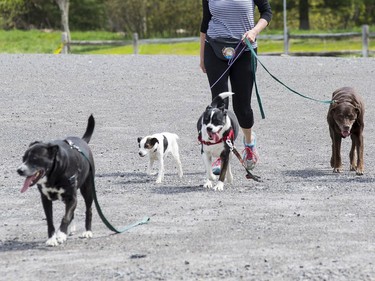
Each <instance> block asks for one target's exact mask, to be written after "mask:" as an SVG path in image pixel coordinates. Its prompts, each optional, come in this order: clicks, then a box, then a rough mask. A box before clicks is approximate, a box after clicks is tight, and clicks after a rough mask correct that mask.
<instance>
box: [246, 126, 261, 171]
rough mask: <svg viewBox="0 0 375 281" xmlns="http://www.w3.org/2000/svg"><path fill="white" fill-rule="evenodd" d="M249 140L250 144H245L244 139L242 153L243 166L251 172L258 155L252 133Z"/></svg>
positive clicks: (254, 136) (254, 137)
mask: <svg viewBox="0 0 375 281" xmlns="http://www.w3.org/2000/svg"><path fill="white" fill-rule="evenodd" d="M251 139H252V142H251V143H245V139H244V145H245V149H244V150H243V152H242V160H243V164H244V166H245V167H246V168H247V169H248V170H253V169H254V168H255V165H256V163H257V162H258V160H259V154H258V151H257V149H256V135H255V133H254V132H252V134H251Z"/></svg>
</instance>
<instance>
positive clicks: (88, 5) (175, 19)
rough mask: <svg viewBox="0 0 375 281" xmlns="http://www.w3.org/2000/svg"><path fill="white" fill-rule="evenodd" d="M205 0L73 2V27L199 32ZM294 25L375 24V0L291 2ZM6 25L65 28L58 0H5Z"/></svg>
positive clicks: (275, 25)
mask: <svg viewBox="0 0 375 281" xmlns="http://www.w3.org/2000/svg"><path fill="white" fill-rule="evenodd" d="M201 1H202V0H178V1H176V0H157V1H155V0H70V10H69V24H70V29H71V30H72V31H73V30H77V31H78V30H80V31H85V30H102V31H113V32H123V33H125V35H127V36H128V37H131V34H132V33H134V32H137V33H138V34H139V36H140V38H149V37H178V36H197V35H198V34H199V27H200V20H201V13H202V11H201ZM269 1H270V4H271V7H272V10H273V14H274V16H273V20H272V22H271V25H270V27H269V29H275V30H277V29H279V30H280V29H282V28H283V6H282V4H283V1H281V0H269ZM287 8H288V9H287V13H288V27H289V28H290V29H315V30H329V29H350V28H353V27H358V26H360V25H362V24H369V25H374V24H375V1H374V0H288V1H287ZM0 28H2V29H21V30H29V29H53V30H56V29H61V17H60V11H59V9H58V6H57V4H56V2H55V1H54V0H0Z"/></svg>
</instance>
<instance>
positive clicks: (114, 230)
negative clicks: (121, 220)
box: [65, 139, 150, 233]
mask: <svg viewBox="0 0 375 281" xmlns="http://www.w3.org/2000/svg"><path fill="white" fill-rule="evenodd" d="M65 141H66V142H67V143H68V144H69V145H70V148H72V149H76V150H77V151H78V152H79V153H81V155H82V156H83V157H84V158H85V159H86V160H87V162H88V163H89V165H90V170H92V167H91V164H90V160H89V157H88V156H87V155H86V154H85V153H84V152H83V151H82V150H81V149H80V148H79V147H78V146H77V145H75V144H74V143H73V142H72V141H71V140H68V139H67V140H65ZM91 174H92V181H93V185H92V188H93V190H92V194H93V198H94V203H95V207H96V210H97V211H98V214H99V217H100V218H101V220H102V222H103V223H104V224H105V225H106V226H107V228H108V229H110V230H112V231H113V232H116V233H123V232H125V231H127V230H129V229H131V228H133V227H135V226H138V225H142V224H146V223H148V222H149V221H150V218H149V217H145V218H143V219H142V220H140V221H138V222H135V223H133V224H130V225H127V226H125V227H123V228H122V229H117V228H116V227H114V226H113V225H112V224H111V223H110V222H109V221H108V220H107V218H106V217H105V216H104V214H103V211H102V209H101V208H100V205H99V202H98V197H97V195H96V189H95V178H94V174H93V173H91Z"/></svg>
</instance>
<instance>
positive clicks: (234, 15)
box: [201, 0, 272, 48]
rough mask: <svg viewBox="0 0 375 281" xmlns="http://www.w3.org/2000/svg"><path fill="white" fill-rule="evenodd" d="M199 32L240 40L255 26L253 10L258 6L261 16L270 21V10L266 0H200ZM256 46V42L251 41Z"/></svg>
mask: <svg viewBox="0 0 375 281" xmlns="http://www.w3.org/2000/svg"><path fill="white" fill-rule="evenodd" d="M202 6H203V18H202V24H201V32H202V33H206V34H207V35H208V36H209V37H211V38H232V39H238V40H241V39H242V36H243V35H244V34H245V32H247V31H249V30H251V29H252V28H254V26H255V20H254V12H255V6H257V7H258V10H259V12H260V16H261V18H263V19H265V20H266V21H267V22H270V21H271V18H272V11H271V7H270V5H269V3H268V1H267V0H202ZM253 47H254V48H256V47H257V44H256V42H254V43H253Z"/></svg>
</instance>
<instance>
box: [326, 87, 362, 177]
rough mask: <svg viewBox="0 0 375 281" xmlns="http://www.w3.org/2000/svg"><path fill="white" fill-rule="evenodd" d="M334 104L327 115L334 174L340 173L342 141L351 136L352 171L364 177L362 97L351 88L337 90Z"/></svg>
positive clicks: (334, 93)
mask: <svg viewBox="0 0 375 281" xmlns="http://www.w3.org/2000/svg"><path fill="white" fill-rule="evenodd" d="M332 101H333V103H332V104H331V105H330V107H329V110H328V115H327V121H328V125H329V133H330V136H331V139H332V156H331V167H332V168H333V172H334V173H340V172H341V169H342V162H341V139H342V138H346V137H348V136H350V138H351V139H352V147H351V149H350V153H349V158H350V170H351V171H356V174H357V175H363V172H364V164H363V149H364V145H363V128H364V121H363V119H364V113H365V107H364V102H363V99H362V97H361V96H360V95H359V94H358V93H357V92H356V91H355V90H354V89H353V88H350V87H343V88H340V89H337V90H336V91H334V92H333V94H332Z"/></svg>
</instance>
